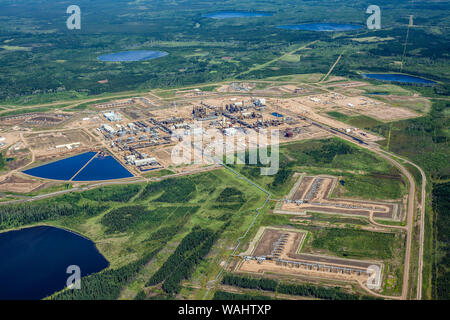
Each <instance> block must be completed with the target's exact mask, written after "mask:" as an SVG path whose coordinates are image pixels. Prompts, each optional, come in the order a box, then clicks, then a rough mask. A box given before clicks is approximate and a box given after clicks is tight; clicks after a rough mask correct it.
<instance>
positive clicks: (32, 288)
mask: <svg viewBox="0 0 450 320" xmlns="http://www.w3.org/2000/svg"><path fill="white" fill-rule="evenodd" d="M71 265H77V266H79V267H80V270H81V276H86V275H89V274H92V273H96V272H99V271H101V270H103V269H105V268H106V267H108V265H109V263H108V261H107V260H106V259H105V258H104V257H103V256H102V255H101V254H100V252H99V251H98V250H97V248H96V247H95V245H94V243H93V242H92V241H90V240H88V239H86V238H84V237H81V236H79V235H77V234H75V233H73V232H69V231H66V230H62V229H58V228H53V227H46V226H41V227H34V228H29V229H23V230H18V231H10V232H5V233H0V284H1V285H0V300H31V299H33V300H35V299H42V298H45V297H47V296H49V295H51V294H53V293H55V292H57V291H59V290H62V289H64V287H65V286H66V281H67V278H68V277H69V276H70V275H71V274H67V273H66V271H67V267H68V266H71ZM81 286H83V283H81Z"/></svg>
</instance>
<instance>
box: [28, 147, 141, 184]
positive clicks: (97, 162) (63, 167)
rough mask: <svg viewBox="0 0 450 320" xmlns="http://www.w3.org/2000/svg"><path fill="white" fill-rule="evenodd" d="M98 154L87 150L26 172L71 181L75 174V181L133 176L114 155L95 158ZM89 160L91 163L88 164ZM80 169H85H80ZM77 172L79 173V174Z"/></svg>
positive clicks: (34, 175)
mask: <svg viewBox="0 0 450 320" xmlns="http://www.w3.org/2000/svg"><path fill="white" fill-rule="evenodd" d="M96 154H97V153H96V152H86V153H83V154H80V155H78V156H75V157H71V158H67V159H63V160H59V161H56V162H52V163H49V164H46V165H43V166H40V167H37V168H33V169H30V170H26V171H24V173H26V174H28V175H30V176H33V177H37V178H43V179H50V180H61V181H69V180H71V179H72V177H74V176H75V175H76V176H75V177H74V178H73V181H103V180H115V179H123V178H131V177H133V175H132V174H131V173H130V172H129V171H128V170H127V169H126V168H125V167H123V166H122V165H121V164H120V163H119V162H117V160H116V159H114V158H113V157H111V156H97V157H95V158H94V156H95V155H96ZM91 159H92V160H91ZM90 160H91V161H90ZM89 161H90V162H89ZM88 162H89V164H87V163H88ZM86 164H87V165H86ZM84 166H85V167H84ZM83 167H84V168H83ZM80 169H83V170H81V171H80ZM79 171H80V172H79ZM77 172H79V173H78V174H77Z"/></svg>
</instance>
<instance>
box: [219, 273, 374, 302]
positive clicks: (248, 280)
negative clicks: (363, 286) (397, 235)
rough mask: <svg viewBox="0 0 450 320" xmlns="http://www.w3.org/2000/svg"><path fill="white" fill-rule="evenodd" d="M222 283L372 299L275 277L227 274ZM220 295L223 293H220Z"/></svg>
mask: <svg viewBox="0 0 450 320" xmlns="http://www.w3.org/2000/svg"><path fill="white" fill-rule="evenodd" d="M222 284H224V285H228V286H234V287H239V288H245V289H256V290H264V291H272V292H278V293H284V294H289V295H295V296H302V297H311V298H318V299H324V300H360V299H361V300H371V299H375V298H373V297H370V296H359V295H355V294H351V293H346V292H342V291H341V289H340V288H339V287H334V288H325V287H319V286H314V285H309V284H292V283H284V282H280V281H277V280H273V279H265V278H252V277H246V276H240V275H233V274H226V275H225V276H224V277H223V279H222ZM220 295H222V294H221V293H220Z"/></svg>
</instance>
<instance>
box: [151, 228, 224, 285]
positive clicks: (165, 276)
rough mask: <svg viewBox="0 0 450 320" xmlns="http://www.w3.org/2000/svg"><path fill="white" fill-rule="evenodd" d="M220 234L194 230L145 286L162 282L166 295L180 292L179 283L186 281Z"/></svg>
mask: <svg viewBox="0 0 450 320" xmlns="http://www.w3.org/2000/svg"><path fill="white" fill-rule="evenodd" d="M219 235H220V232H213V231H212V230H208V229H201V228H199V227H197V228H194V229H193V230H192V232H191V233H189V234H188V235H187V236H186V237H185V238H184V239H183V240H182V241H181V243H180V244H179V245H178V247H177V249H176V250H175V251H174V253H173V254H172V255H171V256H170V257H169V259H167V261H166V262H165V263H164V264H163V266H162V267H161V268H160V269H159V270H158V271H157V272H156V273H155V274H154V275H153V276H152V277H151V278H150V280H149V281H148V283H147V285H148V286H153V285H156V284H158V283H161V282H163V285H162V289H163V290H164V291H165V292H166V293H168V294H177V293H178V292H179V291H180V290H181V286H180V282H181V281H182V280H184V279H187V278H188V277H189V276H190V275H191V274H192V272H193V271H194V269H195V267H196V265H197V264H198V263H199V262H200V261H201V259H202V258H203V257H204V256H205V255H206V254H208V252H209V251H210V250H211V247H212V245H213V244H214V242H215V241H216V240H217V238H218V236H219Z"/></svg>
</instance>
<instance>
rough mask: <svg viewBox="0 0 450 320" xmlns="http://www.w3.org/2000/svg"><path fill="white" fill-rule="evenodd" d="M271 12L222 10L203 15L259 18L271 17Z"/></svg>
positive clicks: (219, 17)
mask: <svg viewBox="0 0 450 320" xmlns="http://www.w3.org/2000/svg"><path fill="white" fill-rule="evenodd" d="M271 16H273V13H268V12H244V11H222V12H212V13H208V14H205V15H203V17H204V18H212V19H233V18H259V17H271Z"/></svg>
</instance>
